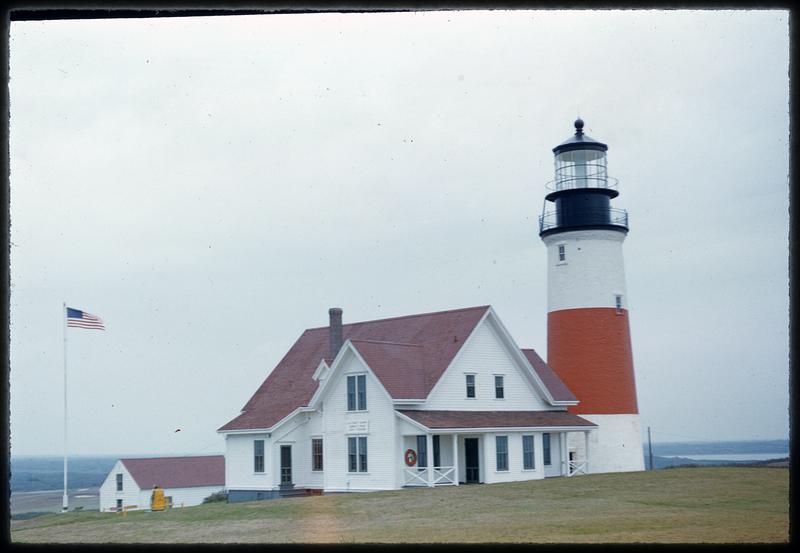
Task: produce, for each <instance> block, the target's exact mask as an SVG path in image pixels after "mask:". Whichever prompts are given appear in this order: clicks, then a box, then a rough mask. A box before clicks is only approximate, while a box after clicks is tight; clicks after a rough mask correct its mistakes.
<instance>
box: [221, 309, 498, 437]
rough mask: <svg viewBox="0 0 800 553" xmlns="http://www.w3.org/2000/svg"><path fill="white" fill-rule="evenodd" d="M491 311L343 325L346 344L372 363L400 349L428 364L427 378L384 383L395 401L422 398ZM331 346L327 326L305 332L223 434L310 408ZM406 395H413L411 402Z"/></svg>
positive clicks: (265, 424)
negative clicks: (315, 376) (352, 344)
mask: <svg viewBox="0 0 800 553" xmlns="http://www.w3.org/2000/svg"><path fill="white" fill-rule="evenodd" d="M487 309H489V306H488V305H483V306H480V307H468V308H466V309H455V310H452V311H439V312H437V313H424V314H421V315H407V316H405V317H394V318H391V319H380V320H377V321H366V322H361V323H351V324H345V325H342V339H343V340H344V341H347V340H361V341H362V343H361V344H360V345H358V346H357V349H358V351H359V353H361V354H362V355H364V352H366V353H367V355H368V356H370V358H371V359H373V361H374V360H375V359H377V358H381V359H395V360H397V359H399V358H400V357H401V356H399V352H400V350H403V351H405V352H408V353H412V355H413V356H414V357H417V358H421V359H424V367H423V369H422V371H421V372H422V373H423V374H422V375H415V376H413V377H412V378H410V379H409V382H408V383H402V384H401V383H399V382H393V379H391V378H390V379H389V381H388V382H389V384H388V385H387V383H385V382H384V380H383V379H382V380H381V382H382V383H384V386H385V387H387V389H389V393H393V392H392V390H396V391H397V392H398V393H399V394H400V396H398V397H397V399H416V398H424V397H427V395H428V392H429V391H430V390H431V388H433V385H434V384H435V383H436V382H437V381H438V380H439V377H440V376H442V373H444V371H445V369H446V368H447V367H448V365H449V364H450V362H451V361H452V360H453V357H454V356H455V354H456V353H457V352H458V350H459V349H460V348H461V345H462V344H463V343H464V341H465V340H466V339H467V337H468V336H469V335H470V333H471V332H472V330H473V329H474V328H475V325H477V324H478V321H480V319H481V317H483V315H484V314H485V313H486V310H487ZM365 341H371V342H392V343H393V344H394V346H392V345H384V346H379V345H376V344H369V345H368V344H366V343H364V342H365ZM411 344H413V346H411ZM403 345H405V346H406V347H403ZM328 347H329V343H328V327H327V326H325V327H321V328H312V329H308V330H306V331H305V332H303V334H302V335H301V336H300V338H298V340H297V341H296V342H295V343H294V345H293V346H292V347H291V349H289V352H288V353H287V354H286V355H285V356H284V358H283V359H281V361H280V363H278V366H277V367H275V369H274V370H273V371H272V373H270V375H269V376H268V377H267V379H266V380H265V381H264V383H263V384H261V386H260V387H259V388H258V390H256V393H255V394H253V396H252V397H251V398H250V400H249V401H248V402H247V404H246V405H245V406H244V408H243V411H244V412H243V413H242V414H240V415H239V416H238V417H236V418H235V419H233V420H232V421H230V422H229V423H227V424H226V425H224V426H223V427H221V428H220V430H223V431H224V430H239V429H251V428H253V429H255V428H271V427H272V425H274V424H275V423H277V422H279V421H280V420H281V419H282V418H284V417H285V416H286V415H288V414H289V413H291V412H292V411H294V410H295V409H297V408H298V407H302V406H305V405H308V402H309V401H310V400H311V397H312V396H313V395H314V392H315V391H316V389H317V386H318V385H319V383H318V382H317V381H316V380H314V379H313V378H311V377H312V375H313V374H314V372H315V371H316V369H317V366H319V361H320V359H322V358H325V357H327V356H328ZM417 348H419V349H420V350H421V353H419V352H418V349H417ZM419 356H421V357H419ZM365 360H366V359H365ZM330 361H331V360H330V359H328V362H330ZM402 363H403V365H404V366H406V367H407V366H408V365H409V363H408V362H407V361H403V362H402ZM370 368H372V369H373V370H374V371H376V373H377V372H381V373H382V374H383V375H384V376H388V375H389V373H390V372H391V369H390V368H388V367H387V368H386V369H385V370H384V369H381V368H379V367H378V366H377V365H376V366H373V365H372V364H371V363H370ZM390 388H391V389H390ZM407 394H412V395H411V397H409V396H408V395H407Z"/></svg>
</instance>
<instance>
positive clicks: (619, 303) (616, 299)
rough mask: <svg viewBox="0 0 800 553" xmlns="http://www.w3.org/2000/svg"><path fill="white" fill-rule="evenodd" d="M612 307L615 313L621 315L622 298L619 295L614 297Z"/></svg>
mask: <svg viewBox="0 0 800 553" xmlns="http://www.w3.org/2000/svg"><path fill="white" fill-rule="evenodd" d="M614 305H615V307H616V308H617V313H622V296H621V295H620V294H616V295H615V296H614Z"/></svg>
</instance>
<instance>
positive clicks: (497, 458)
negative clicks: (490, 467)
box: [494, 435, 509, 472]
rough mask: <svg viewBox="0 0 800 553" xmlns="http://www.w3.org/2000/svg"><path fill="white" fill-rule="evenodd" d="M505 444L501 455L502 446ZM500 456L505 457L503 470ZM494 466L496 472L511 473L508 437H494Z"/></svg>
mask: <svg viewBox="0 0 800 553" xmlns="http://www.w3.org/2000/svg"><path fill="white" fill-rule="evenodd" d="M501 443H503V444H504V448H505V449H504V451H503V452H502V453H501V451H500V444H501ZM500 455H503V457H502V459H503V468H500V459H501V457H500ZM494 457H495V459H494V466H495V472H509V470H508V435H503V436H495V437H494Z"/></svg>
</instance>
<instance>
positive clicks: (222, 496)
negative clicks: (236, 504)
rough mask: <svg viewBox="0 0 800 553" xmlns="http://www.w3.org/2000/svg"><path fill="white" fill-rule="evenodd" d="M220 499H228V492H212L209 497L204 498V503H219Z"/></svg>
mask: <svg viewBox="0 0 800 553" xmlns="http://www.w3.org/2000/svg"><path fill="white" fill-rule="evenodd" d="M220 501H225V502H227V501H228V494H227V493H226V492H224V491H219V492H216V493H212V494H211V495H209V496H208V497H206V498H205V499H204V500H203V503H217V502H220Z"/></svg>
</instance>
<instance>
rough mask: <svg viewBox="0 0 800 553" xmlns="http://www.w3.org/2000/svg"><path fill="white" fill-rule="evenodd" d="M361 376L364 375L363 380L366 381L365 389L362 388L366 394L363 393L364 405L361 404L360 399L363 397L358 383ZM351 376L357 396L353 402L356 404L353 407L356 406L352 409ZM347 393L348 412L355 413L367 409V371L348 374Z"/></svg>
mask: <svg viewBox="0 0 800 553" xmlns="http://www.w3.org/2000/svg"><path fill="white" fill-rule="evenodd" d="M359 377H363V382H364V389H363V390H361V391H363V392H364V395H363V398H364V403H363V405H361V402H360V401H359V399H360V397H361V396H359V394H358V392H359V385H358V383H359V381H360V379H359ZM351 378H352V379H353V392H354V396H355V397H354V398H353V404H354V405H353V407H354V408H353V409H350V379H351ZM345 393H346V394H347V412H348V413H354V412H356V411H366V410H367V373H365V372H364V373H355V374H348V375H347V390H346V392H345Z"/></svg>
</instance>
